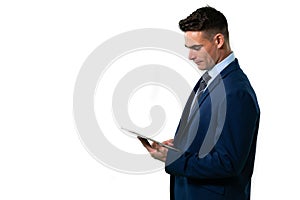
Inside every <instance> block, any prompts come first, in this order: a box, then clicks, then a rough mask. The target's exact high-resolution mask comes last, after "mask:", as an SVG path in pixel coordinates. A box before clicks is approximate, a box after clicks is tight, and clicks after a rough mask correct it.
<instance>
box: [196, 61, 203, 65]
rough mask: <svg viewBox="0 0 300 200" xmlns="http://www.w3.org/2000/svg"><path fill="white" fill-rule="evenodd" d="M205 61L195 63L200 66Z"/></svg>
mask: <svg viewBox="0 0 300 200" xmlns="http://www.w3.org/2000/svg"><path fill="white" fill-rule="evenodd" d="M202 62H203V61H197V62H195V64H196V65H200V64H201V63H202Z"/></svg>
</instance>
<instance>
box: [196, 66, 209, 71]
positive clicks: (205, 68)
mask: <svg viewBox="0 0 300 200" xmlns="http://www.w3.org/2000/svg"><path fill="white" fill-rule="evenodd" d="M197 67H198V69H199V70H202V71H203V70H207V67H206V66H203V65H197Z"/></svg>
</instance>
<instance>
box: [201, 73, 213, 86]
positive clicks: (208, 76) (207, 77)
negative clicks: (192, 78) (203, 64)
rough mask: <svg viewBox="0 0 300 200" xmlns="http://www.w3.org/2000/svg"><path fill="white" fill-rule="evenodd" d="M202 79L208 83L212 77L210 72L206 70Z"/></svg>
mask: <svg viewBox="0 0 300 200" xmlns="http://www.w3.org/2000/svg"><path fill="white" fill-rule="evenodd" d="M202 79H203V80H204V82H205V83H206V84H207V83H208V81H209V80H210V79H211V76H210V75H209V74H208V72H207V71H206V72H205V73H204V74H203V75H202Z"/></svg>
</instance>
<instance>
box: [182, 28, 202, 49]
mask: <svg viewBox="0 0 300 200" xmlns="http://www.w3.org/2000/svg"><path fill="white" fill-rule="evenodd" d="M184 38H185V44H186V45H188V46H190V45H195V44H199V45H200V44H201V45H203V43H205V42H207V41H208V40H207V39H206V38H205V36H204V33H203V32H202V31H187V32H185V34H184Z"/></svg>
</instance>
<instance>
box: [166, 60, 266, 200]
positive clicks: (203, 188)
mask: <svg viewBox="0 0 300 200" xmlns="http://www.w3.org/2000/svg"><path fill="white" fill-rule="evenodd" d="M198 87H199V81H198V83H197V84H196V86H195V88H194V90H193V92H192V94H191V95H190V97H189V99H188V101H187V103H186V106H185V108H184V110H183V114H182V116H181V119H180V123H179V125H178V128H177V131H176V135H175V138H174V145H175V146H176V147H178V148H180V149H182V152H175V151H172V150H169V151H168V155H167V161H166V166H165V170H166V172H167V173H169V174H170V175H171V188H170V190H171V191H170V192H171V194H170V196H171V199H172V200H173V199H175V200H196V199H197V200H199V199H201V200H249V199H250V187H251V176H252V173H253V166H254V158H255V149H256V138H257V132H258V126H259V118H260V110H259V106H258V102H257V99H256V95H255V92H254V90H253V88H252V87H251V85H250V82H249V80H248V78H247V76H246V75H245V74H244V73H243V71H242V70H241V68H240V67H239V63H238V61H237V59H235V60H234V61H233V62H232V63H230V64H229V65H228V66H227V67H226V68H225V69H224V70H223V71H222V72H221V74H219V75H218V76H217V77H216V78H215V79H214V80H213V81H212V83H211V84H210V85H209V86H208V88H207V89H206V90H205V92H204V93H203V94H202V95H201V96H200V98H199V99H198V107H197V109H196V110H195V111H193V112H192V113H191V118H190V119H189V120H188V119H187V118H188V116H189V112H190V107H191V103H192V100H193V98H194V92H196V90H197V89H198Z"/></svg>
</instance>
